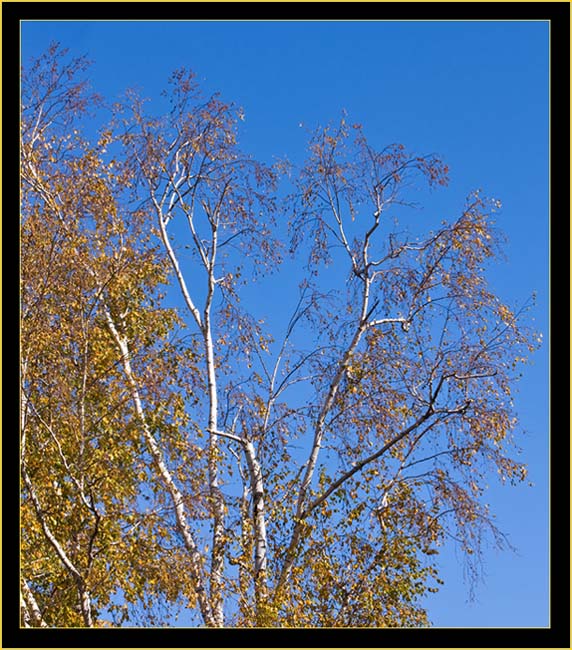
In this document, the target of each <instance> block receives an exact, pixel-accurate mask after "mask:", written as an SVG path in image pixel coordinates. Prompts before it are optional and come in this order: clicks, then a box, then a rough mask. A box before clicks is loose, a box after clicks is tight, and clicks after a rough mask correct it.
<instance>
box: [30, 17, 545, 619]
mask: <svg viewBox="0 0 572 650" xmlns="http://www.w3.org/2000/svg"><path fill="white" fill-rule="evenodd" d="M54 40H55V41H59V42H60V43H61V44H62V45H63V46H64V47H68V48H69V49H70V52H71V54H73V55H80V54H86V55H87V56H88V57H89V58H91V59H92V60H93V61H94V64H93V66H92V69H91V74H90V77H91V80H92V83H93V87H94V89H95V90H96V91H98V92H100V93H101V94H103V95H104V96H105V97H106V98H107V99H110V100H111V99H113V98H115V97H116V96H118V95H119V94H120V93H122V92H123V91H124V90H125V89H126V88H128V87H132V86H137V87H139V88H140V89H141V90H142V92H143V94H145V95H148V96H153V95H157V94H158V93H159V91H160V90H161V89H162V88H163V87H164V85H165V82H166V79H167V77H168V76H169V74H170V73H171V72H172V71H173V70H174V69H175V68H178V67H180V66H188V67H190V68H191V69H193V70H194V71H195V72H196V73H197V75H198V79H199V81H200V82H201V85H202V86H203V88H204V90H205V91H206V92H207V93H208V92H213V91H220V92H221V93H222V96H223V98H224V99H226V100H230V101H233V102H235V103H236V104H238V105H240V106H242V107H243V108H244V110H245V114H246V121H245V123H244V126H243V130H242V135H241V142H242V145H243V147H244V148H245V149H246V150H249V151H250V152H252V153H253V154H254V155H255V156H256V157H257V158H259V159H262V160H264V161H266V162H269V163H271V162H273V158H274V156H288V157H289V158H291V159H292V160H293V161H294V162H299V161H300V160H301V157H302V156H303V155H304V147H305V143H306V138H307V133H306V129H305V128H304V127H306V126H307V127H308V128H313V127H315V126H317V125H318V124H325V123H326V122H329V121H330V120H336V119H338V118H339V117H340V114H341V111H342V110H343V109H345V110H347V111H348V114H349V116H350V120H351V121H352V122H360V123H362V124H363V126H364V128H365V132H366V134H367V136H368V138H369V139H370V140H371V142H372V144H374V145H375V146H378V147H382V146H384V145H386V144H389V143H393V142H402V143H403V144H405V145H406V147H407V148H409V149H412V150H415V151H418V152H420V153H429V152H436V153H438V154H440V155H441V156H442V157H443V158H444V160H445V161H446V162H447V164H448V165H449V167H450V169H451V183H450V185H449V186H448V187H447V188H445V189H444V190H439V191H438V192H436V193H434V194H431V195H429V196H428V197H427V200H426V202H425V204H424V209H423V215H424V218H426V219H427V221H428V224H430V225H429V226H428V227H431V226H433V225H438V224H439V222H440V221H441V219H443V218H445V217H449V218H452V217H455V216H456V215H457V214H458V211H459V210H460V209H461V207H462V205H463V202H464V199H465V197H466V195H467V194H468V193H469V192H470V191H471V190H473V189H475V188H477V187H478V188H482V189H483V191H484V193H485V194H488V195H491V196H494V197H496V198H499V199H501V200H502V203H503V209H502V211H501V212H500V214H499V218H498V225H499V226H500V228H501V229H502V230H503V231H504V232H505V233H506V235H507V237H508V245H507V247H506V260H505V261H502V262H500V263H499V264H498V266H497V267H496V268H495V269H494V270H492V271H491V274H490V276H489V279H490V281H491V284H492V286H493V287H494V288H495V289H496V290H497V292H498V293H499V294H500V295H501V297H502V298H504V299H505V300H506V301H507V302H508V303H509V304H517V305H520V304H522V303H524V302H525V301H526V300H527V298H528V297H529V296H530V294H531V293H532V292H533V291H536V292H537V305H536V308H535V310H534V317H535V325H536V327H537V328H538V329H539V330H540V331H542V332H543V333H544V339H545V344H544V345H543V347H542V349H541V350H540V351H539V352H538V353H537V354H536V355H535V357H534V364H533V365H532V366H529V367H527V368H526V369H525V376H524V378H523V380H522V381H521V383H520V389H519V394H518V395H517V398H516V407H517V411H518V413H519V415H520V419H521V423H522V425H523V427H524V428H525V429H526V430H527V432H528V433H527V435H526V436H525V437H523V438H522V439H521V441H520V442H521V445H522V447H523V449H524V454H523V458H524V459H525V461H527V462H528V464H529V472H530V480H531V481H532V482H533V483H534V487H528V486H521V487H517V488H510V487H501V486H496V485H494V484H492V486H491V489H490V491H489V493H488V494H487V501H488V502H489V503H490V504H491V507H492V509H493V511H495V512H496V513H497V520H498V523H499V525H500V527H501V528H502V529H503V530H504V531H506V532H507V533H508V535H509V539H510V541H511V542H512V543H513V544H514V545H515V546H516V547H517V552H516V553H511V552H504V553H501V554H497V553H496V552H493V551H491V553H490V554H489V555H488V556H487V558H486V566H485V569H486V573H487V578H486V582H485V583H484V584H481V585H480V586H479V588H478V590H477V592H476V601H475V602H473V603H467V596H468V592H467V586H466V584H464V581H463V569H462V563H461V561H460V560H459V558H457V557H456V556H455V552H454V550H453V549H450V551H446V552H444V553H443V554H442V577H443V578H444V579H445V581H446V584H445V586H444V587H443V588H442V590H441V591H440V592H439V593H438V594H435V595H432V597H431V599H430V600H428V602H427V607H428V611H429V617H430V619H431V621H432V622H433V623H434V625H436V626H446V627H455V626H468V627H473V626H475V627H477V626H478V627H480V626H493V627H497V626H499V627H504V626H515V627H525V626H547V625H548V624H549V602H548V589H549V584H548V566H549V565H548V561H549V558H548V503H549V501H548V499H549V494H548V476H549V472H548V469H549V468H548V453H549V412H548V395H549V385H548V353H549V343H550V341H549V338H548V283H549V276H548V262H549V216H548V209H549V203H548V196H549V195H548V180H549V175H548V174H549V167H548V154H549V150H548V135H549V122H548V110H549V106H548V90H549V56H548V55H549V51H548V49H549V24H548V22H541V21H530V22H529V21H514V22H512V21H504V22H500V21H499V22H490V21H482V22H481V21H479V22H468V21H467V22H464V21H450V22H437V21H435V22H434V21H425V22H417V21H411V22H399V21H366V22H361V21H336V22H334V21H332V22H310V21H309V22H290V21H284V22H264V21H260V22H250V21H236V22H233V21H228V22H224V21H223V22H212V21H211V22H202V21H188V22H185V21H177V22H161V21H149V22H95V21H94V22H76V21H69V22H59V21H54V22H47V21H44V22H24V23H22V48H23V49H22V63H23V64H24V65H25V64H26V63H27V62H28V60H29V58H30V57H33V56H36V55H38V54H40V53H42V52H43V51H44V50H45V48H46V47H47V46H48V44H49V43H50V42H52V41H54ZM300 124H302V125H304V126H303V127H302V128H301V127H300ZM264 289H265V287H264V283H263V286H261V287H260V291H264ZM294 299H295V297H294V295H292V300H294Z"/></svg>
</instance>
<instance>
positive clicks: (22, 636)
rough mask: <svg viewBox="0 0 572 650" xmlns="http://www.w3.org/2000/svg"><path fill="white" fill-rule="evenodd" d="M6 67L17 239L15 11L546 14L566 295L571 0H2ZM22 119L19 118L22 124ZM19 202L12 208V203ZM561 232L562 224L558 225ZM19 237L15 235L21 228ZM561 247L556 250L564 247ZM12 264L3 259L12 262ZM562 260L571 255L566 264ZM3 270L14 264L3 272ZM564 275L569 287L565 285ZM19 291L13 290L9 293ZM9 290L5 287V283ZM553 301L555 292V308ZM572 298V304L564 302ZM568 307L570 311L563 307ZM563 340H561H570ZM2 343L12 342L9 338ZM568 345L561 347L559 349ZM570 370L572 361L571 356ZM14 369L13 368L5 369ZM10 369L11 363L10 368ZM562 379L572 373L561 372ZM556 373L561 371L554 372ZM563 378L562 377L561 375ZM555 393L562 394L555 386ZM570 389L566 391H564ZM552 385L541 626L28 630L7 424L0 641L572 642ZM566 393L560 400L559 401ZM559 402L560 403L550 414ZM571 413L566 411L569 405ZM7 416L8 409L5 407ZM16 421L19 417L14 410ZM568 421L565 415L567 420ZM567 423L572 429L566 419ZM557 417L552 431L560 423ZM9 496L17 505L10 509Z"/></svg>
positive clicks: (565, 445) (10, 231) (83, 15)
mask: <svg viewBox="0 0 572 650" xmlns="http://www.w3.org/2000/svg"><path fill="white" fill-rule="evenodd" d="M1 11H2V37H3V38H2V41H3V45H2V54H3V57H2V59H3V61H2V77H3V79H2V80H3V89H4V102H3V115H2V119H3V122H2V125H3V130H2V132H3V152H2V154H3V162H4V175H5V176H4V177H5V179H6V181H5V183H4V190H5V191H4V195H3V208H4V210H3V214H4V219H3V222H2V232H3V235H4V242H8V243H11V242H12V241H13V239H14V237H15V232H14V231H15V228H14V223H15V220H14V219H13V217H10V215H11V214H12V211H11V210H9V208H8V206H10V208H12V210H14V207H15V206H14V207H12V204H13V202H14V203H16V204H18V202H19V195H18V189H17V188H18V178H17V176H18V171H17V170H18V162H17V161H18V158H19V138H18V132H19V128H18V125H19V75H20V68H19V52H20V41H19V33H20V21H22V20H32V19H36V20H58V19H59V20H66V19H67V20H73V19H78V20H80V19H87V20H89V19H100V20H105V19H110V20H111V19H113V20H121V19H125V20H152V19H157V20H159V19H162V20H166V19H171V20H182V19H193V20H199V19H203V20H204V19H219V20H222V19H223V18H222V17H223V16H224V20H245V19H247V20H252V19H254V20H285V19H290V20H324V19H327V20H331V19H337V20H355V19H361V20H384V19H385V20H390V19H391V20H399V19H404V20H411V19H418V20H549V21H550V22H551V52H550V54H551V70H550V80H551V86H550V87H551V108H550V120H551V143H550V146H551V150H550V151H551V153H550V162H551V179H550V194H551V216H550V219H551V226H552V227H551V232H552V235H554V232H555V231H556V228H558V237H557V238H556V237H554V236H552V237H551V242H550V247H551V259H550V265H551V288H550V291H551V297H552V294H553V292H555V291H556V292H557V294H555V295H557V296H558V305H559V307H560V306H561V305H562V302H563V298H565V297H566V296H570V284H569V279H570V260H569V254H570V248H569V244H570V230H569V228H570V219H569V217H570V202H569V200H570V195H569V191H568V192H566V189H567V188H568V190H569V189H570V147H569V143H570V137H569V135H570V131H569V129H570V4H569V3H568V2H296V1H295V2H138V3H136V4H135V3H130V2H85V3H84V2H77V3H73V2H3V3H2V7H1ZM17 124H18V125H17ZM16 209H17V208H16ZM562 214H563V215H564V218H562V217H560V218H559V219H558V223H556V219H557V216H556V215H559V216H560V215H562ZM562 230H564V231H565V232H564V233H561V231H562ZM16 236H17V235H16ZM563 247H564V249H563V250H562V248H563ZM13 259H14V258H13V257H12V256H10V257H8V258H6V256H3V270H4V273H3V288H4V296H3V298H6V300H7V304H8V309H7V310H6V313H7V314H8V315H9V316H8V319H7V323H6V324H5V327H4V330H3V342H4V343H7V344H9V345H10V344H11V345H13V336H14V332H15V331H16V332H17V331H18V329H17V328H18V325H17V322H16V318H15V316H14V315H15V314H17V313H18V305H19V303H18V299H19V298H18V296H19V294H18V285H17V278H16V274H15V273H14V272H13V270H12V269H13ZM9 265H10V266H9ZM563 265H567V267H568V273H566V269H563V268H562V267H563ZM8 270H10V272H8ZM562 282H564V286H563V285H562ZM12 289H14V291H12ZM6 290H8V291H6ZM553 304H554V303H553V302H551V306H552V305H553ZM568 306H569V303H568ZM558 312H559V313H558V314H555V313H554V312H553V311H552V307H551V315H552V318H551V332H550V340H551V341H552V350H554V348H555V347H556V341H557V342H558V351H557V356H556V355H552V356H551V385H552V387H554V386H555V385H559V386H560V385H561V384H562V378H563V377H564V376H565V375H564V372H563V371H564V368H560V365H561V364H562V361H563V360H565V361H564V362H566V361H567V360H569V359H570V356H569V350H570V348H569V341H570V338H568V339H567V338H566V333H564V335H563V336H558V333H559V331H560V329H561V328H562V324H563V323H567V324H568V334H570V323H569V320H568V321H567V320H566V318H565V312H564V310H563V309H561V308H560V309H559V310H558ZM569 313H570V310H569V309H568V314H569ZM566 341H568V346H567V345H566ZM5 347H8V346H5ZM563 348H565V351H566V352H568V354H565V352H564V350H563ZM568 370H569V366H568ZM9 372H10V374H11V373H12V372H14V374H15V375H16V376H18V371H17V366H15V367H14V369H12V367H11V364H10V367H9ZM7 374H8V373H7ZM566 376H567V377H569V373H568V374H567V375H566ZM556 380H557V381H556ZM557 382H558V383H557ZM17 384H18V382H17V380H16V381H14V380H12V381H8V382H4V386H3V390H4V394H5V395H6V397H7V400H6V402H7V404H8V405H12V404H16V403H17V402H18V399H19V392H18V386H17ZM558 394H559V395H560V392H559V393H558ZM568 394H570V393H568ZM561 402H562V399H561V400H560V401H559V403H557V401H556V400H555V399H553V395H552V394H551V395H550V405H551V429H552V433H553V436H552V441H551V458H550V460H551V494H552V504H551V507H552V512H551V515H552V516H551V545H550V553H551V582H550V598H551V626H550V627H548V628H424V629H409V628H407V629H401V628H396V629H383V630H381V629H365V628H341V629H323V630H321V629H308V628H299V629H262V630H257V629H235V628H228V629H227V628H225V629H216V630H209V629H205V628H152V629H149V628H145V629H143V628H134V629H130V628H122V629H117V628H111V629H96V630H93V629H91V630H90V629H80V628H74V629H48V630H45V629H37V628H36V629H34V628H28V629H24V628H20V627H19V609H18V602H19V601H18V597H17V596H16V594H17V593H18V589H19V587H18V582H19V577H18V571H13V572H9V571H8V570H7V569H8V567H10V565H15V558H17V557H18V553H19V536H18V534H16V532H15V531H17V530H18V526H19V515H18V497H17V490H15V489H14V484H15V482H16V481H17V476H18V469H17V468H18V462H19V450H18V445H17V444H15V442H14V441H15V440H16V436H14V434H13V433H12V428H11V427H10V428H8V427H7V428H6V433H5V435H4V436H3V450H4V454H3V468H2V469H3V472H2V477H3V478H2V486H3V510H4V514H5V517H6V520H5V521H6V523H5V526H4V530H5V531H6V534H5V535H4V538H3V546H2V559H3V566H4V568H5V571H4V578H5V584H3V595H4V598H3V603H2V647H4V648H9V647H14V648H21V647H27V648H32V647H34V648H42V647H47V648H49V647H67V648H69V647H73V648H80V647H84V648H91V647H127V648H128V647H139V648H154V647H179V648H180V647H188V648H193V647H219V648H220V647H257V648H258V647H274V648H286V647H335V648H350V647H354V648H355V647H363V648H372V647H388V646H391V647H406V648H419V647H444V648H450V647H471V648H480V647H506V648H570V564H569V561H570V519H569V513H570V501H569V494H570V482H569V478H570V464H569V460H570V440H569V436H567V435H566V427H564V431H561V429H562V422H561V418H562V413H561V412H560V410H559V409H558V407H559V406H561ZM564 402H566V400H565V399H564ZM557 409H558V412H557ZM566 414H568V416H569V411H565V412H564V418H566ZM3 415H4V416H8V421H10V422H12V421H13V420H12V413H11V410H10V409H8V408H6V409H5V410H4V413H3ZM15 420H16V421H17V420H18V417H17V415H16V416H15ZM565 421H566V420H565ZM567 421H568V432H570V421H569V419H568V420H567ZM556 424H558V425H559V426H558V431H556ZM11 506H15V507H13V508H12V507H11Z"/></svg>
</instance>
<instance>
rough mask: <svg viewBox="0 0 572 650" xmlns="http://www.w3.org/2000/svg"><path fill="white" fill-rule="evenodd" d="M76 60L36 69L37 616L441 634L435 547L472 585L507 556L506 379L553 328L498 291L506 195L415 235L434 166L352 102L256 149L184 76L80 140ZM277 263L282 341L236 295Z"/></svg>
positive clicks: (92, 100)
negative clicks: (418, 205)
mask: <svg viewBox="0 0 572 650" xmlns="http://www.w3.org/2000/svg"><path fill="white" fill-rule="evenodd" d="M87 69H88V63H87V62H86V61H85V60H84V59H70V58H69V57H68V55H67V53H66V52H65V51H64V50H62V49H61V48H59V47H58V46H56V45H54V46H53V47H52V48H51V49H50V50H49V51H48V52H47V53H46V55H45V56H44V57H42V58H41V59H39V60H38V61H36V62H34V63H33V65H32V66H30V67H29V68H27V69H26V70H25V71H24V72H23V85H22V122H21V124H22V131H21V132H22V136H21V137H22V141H21V183H22V189H21V197H22V218H21V259H22V262H21V347H20V356H21V373H20V380H21V410H20V413H21V445H20V449H21V529H22V534H21V556H20V563H21V612H22V624H23V625H24V626H31V627H36V626H43V627H83V626H87V627H90V626H103V625H114V626H119V625H125V624H140V625H148V626H162V625H169V624H175V619H176V614H177V613H178V612H180V611H185V612H186V617H187V620H188V617H191V620H193V621H194V623H195V624H196V625H198V626H212V627H222V626H239V627H257V626H265V627H273V626H292V627H305V626H313V627H337V626H340V627H352V626H366V627H369V626H371V627H388V626H391V627H402V626H408V627H417V626H424V625H428V624H429V621H428V617H427V613H426V611H425V609H424V606H423V603H424V596H426V594H427V593H429V592H432V591H436V590H437V589H438V588H439V586H440V585H441V584H442V581H441V580H440V578H439V574H438V567H437V564H436V562H435V559H436V558H437V557H438V553H439V550H440V548H441V547H442V546H443V544H445V543H446V542H447V543H453V544H456V545H457V546H458V548H459V549H460V551H461V552H462V554H463V556H464V557H465V558H466V569H467V571H468V575H469V577H471V576H473V577H475V576H477V575H478V572H479V568H480V562H481V557H482V554H483V552H484V549H485V548H486V545H487V544H489V543H493V544H495V545H497V546H499V547H503V546H506V545H507V544H506V540H505V537H504V536H503V534H502V532H501V531H500V530H499V529H498V528H497V526H496V525H495V523H494V518H493V515H492V513H490V512H489V509H488V506H487V505H486V501H485V491H486V487H487V484H488V482H489V481H490V480H491V475H494V474H497V475H498V476H499V478H500V479H501V480H502V481H510V482H512V483H515V482H519V481H522V480H524V479H525V477H526V467H525V466H524V465H523V464H522V463H520V462H518V460H515V458H516V456H517V452H518V448H517V436H518V433H519V430H518V422H517V419H516V415H515V413H514V408H513V402H512V397H511V392H512V390H513V386H514V382H515V380H516V379H517V378H518V375H519V373H520V368H519V366H520V365H521V364H523V363H525V362H526V359H527V357H528V355H529V353H530V352H532V351H533V350H534V349H535V347H536V345H537V344H538V343H539V336H538V335H536V334H534V333H533V332H531V331H530V330H529V329H527V328H526V327H525V326H524V325H523V319H524V317H525V312H526V309H525V308H520V309H515V308H512V309H511V307H509V306H508V305H506V304H505V303H504V302H502V301H501V300H500V299H499V298H498V297H497V296H496V295H495V294H494V293H493V292H492V291H491V290H490V289H489V287H488V285H487V282H486V268H487V266H488V265H489V264H490V263H491V262H492V261H493V260H494V259H495V258H496V257H497V256H498V255H499V253H500V249H501V244H502V236H501V235H500V233H499V232H498V231H497V228H496V225H495V213H496V212H497V211H498V210H499V208H500V203H499V202H498V201H496V200H490V199H487V198H486V197H485V196H483V195H482V193H481V192H474V193H472V194H471V195H470V196H469V197H468V198H467V200H466V203H465V204H464V205H463V206H460V207H459V211H458V214H456V215H454V216H453V218H452V219H449V220H446V221H443V222H441V223H437V224H434V225H433V227H434V229H433V230H429V228H430V227H431V226H429V228H426V226H425V220H426V219H427V217H425V216H424V217H423V220H420V221H422V223H417V224H416V227H415V229H409V230H408V229H407V228H406V227H405V226H403V227H402V226H400V224H399V222H398V219H399V216H400V215H401V214H404V210H406V209H407V207H406V206H407V204H408V202H409V194H410V193H411V191H412V188H413V187H417V186H422V185H423V186H427V187H430V188H438V187H441V186H446V185H447V179H448V173H449V170H448V168H447V166H446V165H445V164H444V163H443V161H442V160H441V159H440V158H439V157H438V156H436V155H418V154H415V153H412V152H410V151H409V150H407V149H406V148H405V147H404V146H403V145H390V146H388V147H386V148H383V149H381V150H379V149H377V148H376V147H375V146H374V145H372V144H371V143H370V142H369V141H368V140H367V139H366V136H365V133H364V130H363V128H362V127H361V126H360V125H357V124H351V123H350V122H349V119H348V116H345V115H344V116H343V117H342V118H341V120H340V121H339V123H338V124H336V125H329V126H327V127H322V128H318V129H317V130H316V131H315V132H314V133H312V134H311V135H310V140H309V144H308V151H307V156H306V159H305V162H304V163H303V164H302V165H301V166H300V168H296V167H295V166H293V165H288V164H285V163H281V164H277V165H274V166H268V165H265V164H263V163H260V162H257V161H256V160H255V159H253V158H252V157H251V156H249V155H248V154H246V153H245V152H244V151H242V150H241V148H240V146H239V144H238V125H239V123H240V122H241V120H242V117H243V115H242V112H241V110H239V109H238V108H236V107H235V106H233V105H232V104H227V103H225V102H224V101H223V100H222V99H221V98H220V97H219V96H213V97H207V98H205V97H204V96H203V95H202V93H201V90H200V88H199V87H198V85H197V82H196V79H195V77H194V75H193V74H192V73H190V72H188V71H186V70H179V71H176V72H175V73H174V74H173V75H172V77H171V79H170V80H169V84H168V88H167V90H166V92H165V94H164V96H163V98H162V101H163V102H164V106H165V110H164V112H163V113H162V114H159V115H156V114H154V113H151V112H150V110H149V108H148V104H147V103H146V101H144V99H143V98H141V97H139V96H138V95H137V94H136V93H135V92H133V91H129V92H128V93H127V94H126V95H125V97H124V98H122V99H121V100H119V101H118V102H117V103H116V104H114V105H113V106H111V107H107V108H106V110H110V111H111V116H110V118H109V119H108V120H107V121H106V123H105V126H103V127H102V128H101V129H100V131H99V133H98V134H97V135H93V134H92V132H93V131H94V130H95V129H94V127H93V125H94V124H95V123H101V122H102V120H101V118H100V116H101V112H102V111H103V110H104V103H103V100H102V99H101V98H100V97H98V96H96V95H94V94H92V93H91V92H90V90H89V86H88V84H87V83H86V81H84V79H83V77H84V75H85V74H86V71H87ZM96 116H99V117H96ZM286 221H287V222H288V229H289V230H288V233H286V228H285V227H284V226H285V223H286ZM410 230H411V232H410ZM423 232H424V233H425V234H421V233H423ZM289 254H290V255H291V256H293V259H294V260H295V261H296V262H297V264H298V265H299V266H301V267H302V266H303V267H304V268H305V270H306V277H305V278H304V279H303V282H302V283H301V285H300V291H299V300H298V303H297V304H293V305H291V316H290V317H289V320H287V322H282V323H274V324H273V326H272V327H269V328H268V329H267V327H268V326H267V325H266V323H265V322H263V321H262V318H261V314H258V313H248V311H247V310H246V309H245V308H244V307H243V306H242V303H241V292H242V291H243V290H244V288H245V287H246V286H247V285H248V283H249V282H250V281H251V280H252V279H253V278H261V277H266V276H268V275H269V274H271V273H274V274H276V276H278V274H279V273H280V264H281V262H282V261H283V259H284V258H286V257H287V256H288V255H289ZM332 268H335V270H336V272H335V273H334V274H332ZM332 282H333V283H334V284H335V286H332ZM262 315H263V316H264V317H265V318H267V316H268V315H267V314H266V313H264V314H262Z"/></svg>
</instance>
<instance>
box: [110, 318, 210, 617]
mask: <svg viewBox="0 0 572 650" xmlns="http://www.w3.org/2000/svg"><path fill="white" fill-rule="evenodd" d="M105 317H106V320H107V325H108V328H109V331H110V332H111V335H112V337H113V339H114V341H115V343H116V345H117V348H118V350H119V352H120V354H121V362H122V364H123V370H124V372H125V376H126V378H127V381H128V384H129V388H130V391H131V397H132V399H133V403H134V405H135V410H136V412H137V417H138V418H139V421H140V422H141V427H142V431H143V436H144V438H145V442H146V443H147V447H148V448H149V451H150V453H151V455H152V457H153V460H154V461H155V464H156V466H157V469H158V470H159V474H160V475H161V478H162V479H163V482H164V483H165V486H166V488H167V491H168V492H169V495H170V497H171V500H172V502H173V506H174V508H175V516H176V519H177V525H178V527H179V530H180V532H181V535H182V536H183V540H184V542H185V547H186V548H187V551H188V552H189V554H190V557H191V566H192V571H193V573H192V576H191V577H192V580H193V587H194V590H195V593H196V595H197V600H198V602H199V607H200V610H201V614H202V617H203V620H204V621H205V623H206V624H207V625H208V626H210V627H213V626H216V625H217V621H216V619H215V618H214V616H213V612H212V610H211V605H210V603H209V600H208V597H207V594H206V590H205V586H204V582H203V578H202V569H201V564H202V557H201V554H200V553H199V551H198V549H197V546H196V543H195V540H194V537H193V534H192V531H191V528H190V526H189V522H188V519H187V513H186V508H185V503H184V499H183V495H182V493H181V491H180V490H179V488H178V487H177V484H176V482H175V480H174V479H173V476H172V474H171V472H170V471H169V468H168V467H167V464H166V462H165V458H164V455H163V452H162V450H161V448H160V446H159V445H158V444H157V441H156V440H155V438H154V436H153V434H152V433H151V430H150V428H149V425H148V423H147V417H146V415H145V411H144V409H143V404H142V401H141V396H140V393H139V389H138V386H137V382H136V380H135V376H134V374H133V370H132V367H131V355H130V351H129V345H128V343H127V341H126V339H125V338H123V337H122V336H121V335H120V334H119V332H118V331H117V328H116V326H115V323H114V321H113V318H112V316H111V313H110V312H109V309H107V308H105Z"/></svg>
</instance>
